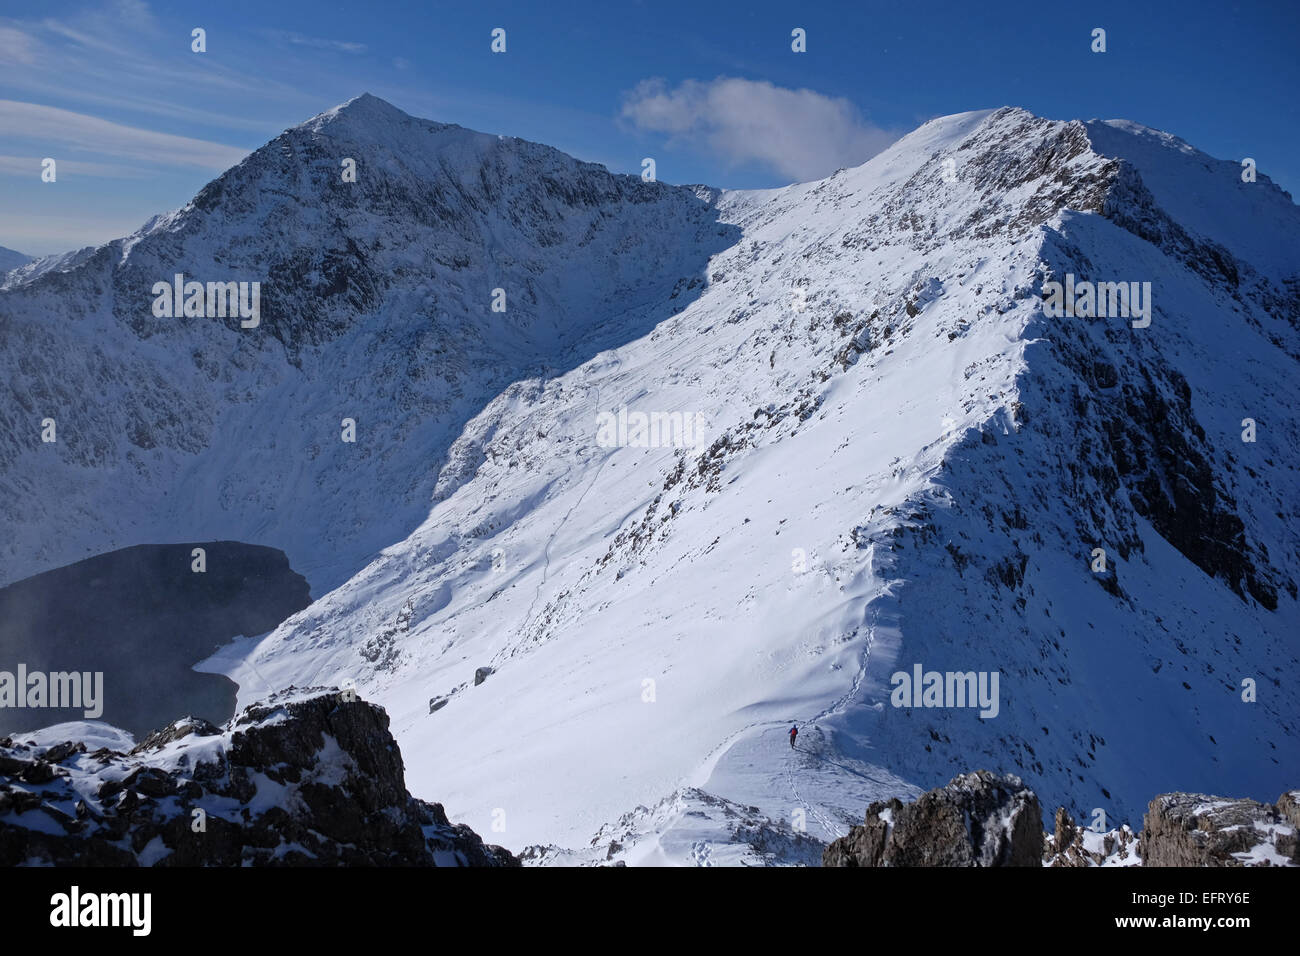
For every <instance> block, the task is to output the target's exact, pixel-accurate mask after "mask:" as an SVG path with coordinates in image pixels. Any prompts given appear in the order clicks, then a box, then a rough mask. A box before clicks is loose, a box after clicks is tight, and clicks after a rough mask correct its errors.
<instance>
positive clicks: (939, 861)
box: [822, 770, 1043, 866]
mask: <svg viewBox="0 0 1300 956" xmlns="http://www.w3.org/2000/svg"><path fill="white" fill-rule="evenodd" d="M1042 832H1043V815H1042V810H1041V808H1040V807H1039V805H1038V797H1036V796H1035V795H1034V793H1033V791H1032V790H1029V789H1028V788H1027V787H1025V785H1024V784H1023V783H1022V782H1021V780H1020V778H1019V777H1016V776H1013V775H1009V774H1008V775H1006V776H999V775H997V774H993V773H990V772H989V771H987V770H979V771H976V772H975V773H968V774H962V775H960V776H957V777H954V778H953V779H952V782H951V783H949V784H948V785H947V786H946V787H939V788H938V789H935V790H931V791H929V792H928V793H924V794H922V795H921V797H920V798H919V799H917V801H916V802H915V803H907V804H905V803H902V802H901V801H899V800H897V799H891V800H889V801H885V802H876V803H873V804H872V805H871V806H869V807H868V808H867V816H866V822H865V823H864V824H863V825H862V826H857V827H854V828H853V829H852V830H851V831H849V834H848V836H845V837H841V838H840V839H838V840H836V841H834V842H833V843H832V844H831V845H830V846H828V847H827V848H826V851H825V853H824V854H823V855H822V866H1039V865H1040V864H1041V861H1040V857H1041V853H1042Z"/></svg>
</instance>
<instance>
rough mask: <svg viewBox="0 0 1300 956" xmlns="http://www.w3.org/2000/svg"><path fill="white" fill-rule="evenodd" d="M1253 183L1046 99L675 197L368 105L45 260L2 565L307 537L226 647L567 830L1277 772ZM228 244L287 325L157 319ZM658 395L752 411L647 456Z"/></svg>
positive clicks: (20, 389) (641, 843)
mask: <svg viewBox="0 0 1300 956" xmlns="http://www.w3.org/2000/svg"><path fill="white" fill-rule="evenodd" d="M343 156H353V157H356V158H357V159H358V167H359V177H358V182H357V183H356V184H354V185H353V187H351V189H350V191H349V187H347V186H345V185H342V184H338V183H337V182H336V180H337V167H338V160H339V158H340V157H343ZM1238 174H1239V167H1237V165H1236V164H1235V163H1233V162H1229V161H1219V160H1214V159H1211V158H1210V157H1207V156H1205V155H1204V154H1201V153H1199V152H1197V151H1195V150H1194V149H1193V148H1192V147H1190V146H1188V145H1187V144H1185V143H1182V141H1180V140H1177V139H1176V138H1174V137H1171V136H1168V135H1167V134H1163V133H1158V132H1155V131H1152V130H1147V129H1145V128H1143V127H1139V126H1136V125H1134V124H1131V123H1126V122H1122V121H1109V122H1106V123H1098V122H1092V123H1087V124H1084V123H1079V122H1070V123H1065V122H1056V121H1050V120H1045V119H1040V118H1037V117H1034V116H1032V115H1030V114H1028V113H1026V112H1024V111H1023V110H1017V109H1012V108H1007V109H1000V110H996V111H994V110H989V111H980V112H973V113H963V114H959V115H956V116H950V117H944V118H941V119H937V120H933V121H931V122H929V123H927V124H925V125H924V126H922V127H921V128H920V129H918V130H917V131H915V132H914V133H912V134H911V135H909V136H907V137H905V138H904V139H902V140H900V141H899V142H898V143H896V144H895V145H894V146H893V147H891V148H890V149H888V150H886V151H885V152H884V153H882V154H880V155H879V156H877V157H875V158H874V159H872V160H871V161H870V162H868V163H867V164H865V165H863V166H861V167H858V168H856V169H849V170H840V171H839V172H837V173H836V174H835V175H833V176H831V177H830V178H828V179H826V180H823V181H821V182H816V183H807V184H799V185H794V186H790V187H788V188H785V189H778V190H764V191H739V192H729V191H717V190H709V189H705V188H703V187H695V188H686V187H672V186H667V185H665V184H661V183H642V182H641V181H640V180H638V179H635V178H632V177H624V176H613V175H610V174H608V173H607V172H605V171H604V169H603V168H602V167H596V166H592V165H590V164H584V163H579V162H577V161H575V160H572V159H570V158H568V157H565V156H563V155H562V154H559V153H557V152H555V151H554V150H550V149H548V148H546V147H542V146H538V145H536V144H531V143H525V142H523V141H519V140H513V139H509V138H504V139H503V138H499V137H495V136H487V135H484V134H478V133H473V132H471V131H468V130H463V129H460V128H459V127H448V126H441V125H439V124H436V123H429V122H427V121H423V120H415V119H412V118H410V117H407V116H406V115H405V114H403V113H401V112H400V111H398V110H396V109H394V108H393V107H391V106H389V105H388V104H386V103H383V102H382V101H380V100H377V99H375V98H374V97H369V96H363V97H360V98H358V99H356V100H353V101H351V102H350V103H348V104H345V105H344V106H343V107H340V108H338V109H336V110H332V111H330V112H328V113H326V114H322V116H320V117H317V118H315V119H313V120H311V121H309V122H308V123H306V124H303V125H302V126H300V127H296V128H294V129H292V130H289V131H286V133H285V134H283V135H282V136H281V137H278V138H277V139H276V140H273V141H272V142H271V143H269V144H268V145H267V146H265V147H263V148H262V149H261V150H259V151H257V152H256V153H254V154H253V155H252V156H250V157H249V158H248V159H247V160H245V161H244V162H243V163H242V164H241V165H240V166H238V167H236V168H235V169H234V170H231V171H230V172H228V173H227V174H225V175H224V176H223V177H221V178H220V179H218V180H217V181H215V182H214V183H213V184H211V185H210V186H208V187H207V188H205V190H204V191H203V192H202V193H200V195H199V196H198V197H196V199H195V201H194V202H193V203H191V204H190V205H189V206H187V207H185V208H184V209H182V210H179V211H177V212H176V213H173V214H170V215H169V216H167V217H160V218H159V219H156V220H154V221H153V222H152V223H151V224H150V225H149V226H148V227H146V229H144V230H142V232H141V233H140V234H138V235H137V236H134V237H131V238H130V239H127V240H120V241H119V242H118V243H113V244H110V245H109V246H106V247H103V248H102V249H100V250H98V251H95V252H93V253H87V254H85V255H81V256H79V257H74V258H75V261H72V260H70V261H69V262H68V263H66V264H65V265H63V266H57V267H53V268H49V267H45V266H43V265H42V263H44V262H45V260H42V261H40V262H37V263H33V264H30V265H28V266H26V267H24V268H22V269H19V270H18V271H17V272H16V273H13V274H11V275H10V276H9V277H8V285H7V286H6V287H4V289H3V290H0V328H3V329H4V331H5V340H6V348H5V350H4V354H3V357H2V359H0V360H2V361H3V362H4V364H5V375H4V380H5V382H6V383H7V385H8V389H9V394H8V397H7V400H6V403H5V408H4V410H3V414H4V416H5V418H6V421H5V424H6V426H8V427H7V428H6V429H4V430H3V434H5V435H7V436H8V437H7V438H6V439H4V442H5V443H4V444H3V445H0V482H3V490H4V492H5V494H3V495H2V496H0V500H3V501H4V502H5V504H4V505H3V507H4V508H5V516H4V517H5V521H6V525H7V526H10V527H12V529H13V534H12V536H10V537H9V538H8V540H7V541H6V542H5V543H4V544H3V546H0V559H2V560H0V571H2V573H0V580H3V581H6V582H7V581H11V580H14V579H16V578H18V577H24V576H26V575H28V574H31V573H35V572H36V571H39V570H43V569H45V568H47V567H51V566H57V565H58V564H61V563H65V562H67V561H70V560H74V559H76V558H79V557H83V556H84V555H85V554H86V553H88V552H91V551H104V550H108V549H110V548H112V547H120V546H124V545H127V544H132V543H139V542H145V541H151V542H153V541H162V540H167V541H185V540H201V539H203V538H215V537H220V538H227V539H238V540H242V541H247V542H250V543H257V544H267V545H272V546H275V547H279V548H282V549H283V550H284V551H285V552H286V553H287V554H288V555H289V558H290V562H291V564H292V566H293V567H294V569H295V570H297V571H299V572H300V573H302V574H303V575H305V576H306V577H307V578H308V580H309V581H310V582H311V584H312V593H313V595H317V596H318V599H317V600H316V601H315V602H314V603H313V604H311V605H310V606H309V607H307V608H306V609H305V610H303V611H301V612H299V613H298V614H296V615H294V616H293V617H291V618H290V619H288V620H287V621H285V622H284V624H283V625H281V626H280V627H279V628H277V629H276V630H275V631H273V632H272V633H270V634H268V635H248V638H250V640H246V641H241V642H239V643H238V644H237V645H232V646H231V647H228V648H225V649H223V650H222V651H221V652H219V653H218V654H217V655H215V656H214V657H213V658H211V659H209V661H207V662H206V663H204V664H202V665H201V667H202V669H211V670H216V671H218V672H221V673H226V674H228V675H229V676H230V677H231V678H232V679H233V680H235V681H236V682H237V683H238V684H239V687H240V696H239V706H240V707H243V706H245V705H247V704H250V703H252V702H254V701H256V700H257V699H259V698H260V697H263V696H265V695H266V694H268V693H269V692H271V691H275V690H278V689H280V688H283V687H286V686H289V685H297V686H299V687H302V686H312V685H321V684H324V685H341V684H342V683H343V682H344V681H355V683H356V686H357V689H358V692H359V693H360V694H361V695H362V696H363V697H364V698H365V699H367V700H370V701H373V702H375V703H378V704H381V705H382V706H383V707H384V708H386V709H387V711H388V713H389V715H390V717H391V720H392V731H393V733H394V735H395V736H396V738H397V739H398V741H399V743H400V745H401V748H402V753H403V756H404V758H405V761H406V766H407V782H408V785H409V787H410V789H411V791H412V793H414V794H415V795H417V796H419V797H422V798H425V799H429V800H437V801H439V802H441V803H442V804H444V806H445V807H446V808H447V811H448V814H449V815H450V816H451V818H452V820H453V821H455V822H458V823H461V822H463V823H467V824H469V825H470V826H471V827H472V828H473V829H474V830H475V831H476V832H478V833H480V834H482V835H483V836H484V838H485V839H488V840H490V841H491V842H495V843H500V844H502V845H504V846H506V847H507V848H509V849H510V850H512V851H514V852H520V851H523V850H524V849H525V848H526V847H533V848H534V849H532V850H529V851H528V853H527V854H526V856H527V860H528V861H530V862H533V863H538V864H559V865H565V864H575V863H606V862H619V861H622V862H625V863H627V864H629V865H638V864H642V865H740V864H747V865H805V864H811V865H816V864H817V863H818V862H819V860H820V850H821V846H822V845H823V844H824V843H825V842H827V841H829V840H831V839H833V838H835V837H838V836H840V835H842V834H844V833H845V832H847V830H848V827H849V826H850V825H852V824H853V823H857V822H859V821H860V820H861V817H862V813H863V811H864V809H865V807H866V805H867V804H868V803H870V802H871V801H873V800H879V799H885V798H887V797H890V796H898V797H900V798H903V799H907V798H910V797H914V796H916V795H917V794H918V793H920V792H921V791H923V790H925V789H928V788H930V787H933V786H936V785H939V784H942V783H945V782H946V781H947V780H948V779H949V778H951V777H952V776H953V775H954V774H955V773H957V772H961V771H965V770H973V769H989V770H993V771H998V772H1013V773H1017V774H1019V775H1020V776H1021V777H1023V778H1024V780H1025V783H1026V784H1027V785H1028V786H1030V787H1031V788H1033V789H1034V790H1035V791H1036V792H1037V793H1038V795H1039V797H1040V799H1041V800H1042V803H1043V807H1044V809H1045V811H1046V812H1047V813H1049V814H1050V812H1051V810H1052V809H1053V808H1055V807H1056V806H1058V805H1063V806H1066V807H1067V808H1068V809H1070V811H1071V813H1073V814H1074V815H1075V817H1076V818H1080V819H1085V820H1091V819H1093V816H1094V810H1095V809H1096V808H1101V809H1102V810H1103V811H1104V813H1105V816H1106V820H1107V826H1109V827H1116V826H1119V825H1121V824H1122V823H1129V824H1131V825H1133V826H1134V827H1135V828H1136V827H1138V826H1140V824H1141V814H1142V811H1143V809H1144V805H1145V801H1146V800H1148V799H1149V798H1150V797H1151V796H1152V795H1154V794H1156V793H1160V792H1162V791H1166V790H1188V791H1197V792H1205V793H1228V794H1232V795H1245V796H1251V797H1255V798H1258V799H1264V800H1271V799H1273V798H1274V797H1275V796H1276V794H1277V793H1278V792H1280V791H1281V790H1283V789H1285V788H1286V787H1288V786H1294V783H1295V780H1294V772H1295V768H1296V767H1297V766H1300V726H1297V723H1296V716H1297V714H1300V693H1298V692H1297V690H1296V687H1295V685H1294V682H1293V681H1292V680H1290V676H1291V675H1294V674H1295V673H1297V668H1298V665H1300V660H1298V658H1300V646H1298V644H1297V640H1298V635H1300V613H1298V611H1297V593H1296V584H1295V582H1296V579H1297V576H1298V575H1300V539H1298V537H1297V532H1296V529H1297V522H1296V513H1297V507H1300V505H1298V504H1297V502H1298V501H1300V482H1298V481H1297V476H1296V470H1295V467H1294V464H1293V463H1292V462H1293V456H1292V449H1293V448H1294V447H1296V444H1297V442H1298V441H1300V427H1298V425H1300V423H1298V422H1297V419H1296V414H1295V411H1294V403H1291V402H1290V401H1289V400H1288V399H1287V396H1288V394H1289V389H1290V387H1291V386H1292V385H1293V383H1294V382H1295V381H1296V372H1297V362H1300V210H1297V208H1296V206H1295V205H1294V204H1293V203H1292V202H1291V200H1290V197H1289V196H1287V195H1286V194H1285V193H1282V192H1281V191H1280V190H1278V189H1277V188H1276V187H1275V186H1273V185H1272V184H1271V183H1270V182H1268V180H1267V177H1263V176H1261V177H1260V180H1259V182H1257V183H1253V184H1245V183H1242V182H1241V181H1240V177H1239V175H1238ZM181 271H183V272H185V274H186V275H187V276H193V277H195V278H199V279H206V278H209V277H210V278H213V279H230V280H260V281H263V283H264V288H270V289H271V290H272V291H271V292H270V293H267V292H264V293H263V295H264V300H263V301H264V304H263V321H262V325H261V327H260V328H259V329H257V330H253V331H247V330H241V329H239V328H238V324H237V323H238V320H237V319H231V320H221V319H188V320H157V319H154V318H152V316H150V315H149V303H150V301H151V298H150V296H149V295H148V294H147V293H148V288H149V286H150V285H151V283H152V282H153V281H157V280H158V279H163V280H169V279H170V276H171V274H172V273H173V272H181ZM1067 272H1070V273H1073V274H1074V275H1076V276H1079V277H1085V278H1088V279H1090V280H1093V281H1100V282H1109V281H1139V282H1150V283H1151V284H1152V290H1153V291H1152V301H1153V303H1154V313H1153V321H1152V323H1151V325H1150V327H1148V328H1145V329H1135V328H1133V327H1132V326H1131V324H1130V322H1129V321H1128V320H1127V319H1126V318H1122V317H1098V318H1082V317H1066V318H1063V319H1049V318H1047V317H1046V316H1045V314H1044V311H1043V303H1042V285H1043V283H1044V282H1045V281H1049V280H1052V279H1057V280H1059V279H1060V278H1061V277H1063V276H1064V275H1065V274H1066V273H1067ZM277 283H278V284H277ZM494 289H503V290H505V297H506V302H507V309H506V311H505V312H493V311H491V301H492V295H493V292H492V290H494ZM622 408H626V409H627V411H628V412H629V413H631V412H643V413H645V414H646V415H647V416H649V415H650V414H652V413H659V414H660V415H664V414H672V413H679V414H682V415H687V414H690V415H699V416H702V418H703V419H704V420H706V421H707V422H708V424H709V430H708V436H707V439H706V440H705V441H704V442H702V443H700V444H698V445H693V446H691V447H672V445H671V443H668V444H667V445H666V446H665V443H663V442H655V441H635V440H633V441H630V442H629V443H628V444H626V445H624V446H622V447H607V446H606V444H605V443H602V442H600V441H598V440H597V433H598V423H599V422H600V420H601V416H602V415H608V414H617V413H618V412H619V410H620V409H622ZM47 415H48V416H50V417H55V418H56V419H57V420H58V422H59V429H60V434H61V436H67V437H66V439H64V438H61V441H60V443H59V444H58V445H55V446H46V445H42V444H41V443H40V442H39V427H38V423H39V420H40V419H41V418H43V417H46V416H47ZM344 417H352V418H355V420H356V422H357V429H358V438H357V441H356V443H355V444H347V443H343V442H341V441H340V438H339V435H340V432H339V423H340V420H341V419H342V418H344ZM1246 418H1252V419H1254V420H1255V421H1256V422H1257V427H1258V438H1257V441H1256V442H1253V443H1247V442H1243V441H1242V437H1241V435H1242V431H1243V425H1242V420H1243V419H1246ZM38 488H39V489H41V494H40V495H39V501H37V500H36V496H35V495H34V493H35V490H36V489H38ZM68 501H73V502H76V507H75V508H70V507H68V506H67V505H66V502H68ZM1097 548H1100V549H1103V550H1104V552H1105V562H1106V563H1105V570H1103V571H1098V570H1094V567H1095V564H1096V558H1095V549H1097ZM252 638H255V639H252ZM917 664H919V665H922V667H923V669H924V670H925V671H938V672H941V673H942V672H960V673H966V672H976V673H980V672H984V673H991V672H997V674H998V676H999V682H998V687H999V699H998V708H997V713H996V716H992V717H986V718H985V717H981V716H980V715H979V709H978V708H977V707H926V706H913V707H896V706H894V705H893V703H892V702H891V693H892V691H893V684H892V683H891V677H892V675H893V674H894V673H895V672H897V671H905V672H907V673H909V674H910V673H911V672H912V669H913V667H914V665H917ZM480 668H490V672H487V673H486V674H485V676H484V672H480V673H479V675H478V676H479V677H481V678H482V679H481V680H476V671H478V670H479V669H480ZM1243 681H1251V682H1253V684H1252V686H1253V687H1254V688H1255V700H1254V702H1250V703H1247V702H1244V701H1243V699H1242V696H1243V683H1242V682H1243ZM178 716H179V715H178ZM792 723H796V724H797V725H798V726H799V728H800V734H799V737H798V745H797V747H796V748H795V749H793V750H792V749H791V748H790V747H789V745H788V742H787V737H786V732H787V731H788V729H789V727H790V726H791V724H792Z"/></svg>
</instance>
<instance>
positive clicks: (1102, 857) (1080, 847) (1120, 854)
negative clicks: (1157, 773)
mask: <svg viewBox="0 0 1300 956" xmlns="http://www.w3.org/2000/svg"><path fill="white" fill-rule="evenodd" d="M1054 823H1055V831H1054V832H1053V833H1052V834H1051V835H1045V847H1044V850H1043V865H1044V866H1054V867H1062V866H1072V867H1073V866H1136V865H1139V864H1140V863H1141V862H1142V860H1141V857H1140V856H1139V855H1138V835H1137V834H1136V833H1134V832H1133V831H1132V830H1131V829H1129V827H1128V826H1127V825H1125V826H1122V827H1119V828H1118V829H1115V830H1110V831H1109V832H1105V833H1102V832H1098V831H1096V830H1092V829H1089V828H1087V827H1081V826H1079V825H1078V824H1076V823H1075V822H1074V818H1073V817H1072V816H1070V814H1069V812H1068V811H1067V810H1066V809H1065V808H1064V807H1057V808H1056V819H1055V821H1054Z"/></svg>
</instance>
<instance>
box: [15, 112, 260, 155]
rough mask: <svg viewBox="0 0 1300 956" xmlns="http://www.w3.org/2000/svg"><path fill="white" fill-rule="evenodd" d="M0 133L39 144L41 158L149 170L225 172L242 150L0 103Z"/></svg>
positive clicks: (74, 115)
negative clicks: (85, 158)
mask: <svg viewBox="0 0 1300 956" xmlns="http://www.w3.org/2000/svg"><path fill="white" fill-rule="evenodd" d="M0 129H4V130H5V131H6V134H7V135H8V136H10V137H13V138H15V139H17V138H22V139H28V140H40V141H41V143H42V147H41V148H42V149H43V150H44V151H45V155H46V156H53V157H54V158H55V159H58V158H59V152H58V150H59V148H60V147H62V148H65V149H76V150H86V151H89V152H93V153H100V154H104V155H108V156H118V157H121V158H124V159H131V160H135V161H137V162H140V163H143V164H146V165H150V166H159V165H161V166H190V167H197V168H199V169H216V170H225V169H228V168H230V167H231V166H233V165H235V164H236V163H238V162H239V161H240V160H242V159H243V158H244V157H245V156H247V155H248V150H246V149H239V148H237V147H234V146H225V145H222V144H221V143H212V142H208V141H207V140H202V139H191V138H189V137H188V136H173V135H172V134H170V133H156V132H154V131H153V130H147V129H140V128H138V127H135V126H123V125H122V124H120V123H112V122H109V121H108V120H102V119H98V118H96V117H94V116H87V115H85V114H84V113H74V112H72V111H71V110H61V109H58V108H56V107H53V106H42V105H40V104H38V103H21V102H18V101H17V100H0Z"/></svg>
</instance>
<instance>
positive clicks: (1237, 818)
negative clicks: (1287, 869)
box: [1142, 790, 1300, 866]
mask: <svg viewBox="0 0 1300 956" xmlns="http://www.w3.org/2000/svg"><path fill="white" fill-rule="evenodd" d="M1298 801H1300V790H1291V791H1288V792H1286V793H1284V794H1282V796H1281V797H1279V798H1278V801H1277V803H1276V804H1273V805H1270V804H1267V803H1259V802H1257V801H1255V800H1245V799H1233V798H1228V797H1210V796H1205V795H1204V794H1199V793H1165V794H1161V795H1160V796H1158V797H1156V798H1155V799H1154V800H1152V801H1151V803H1150V805H1149V806H1148V807H1147V812H1146V817H1145V818H1144V822H1143V827H1144V828H1143V830H1142V865H1143V866H1296V865H1300V844H1298V843H1297V833H1300V805H1298Z"/></svg>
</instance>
